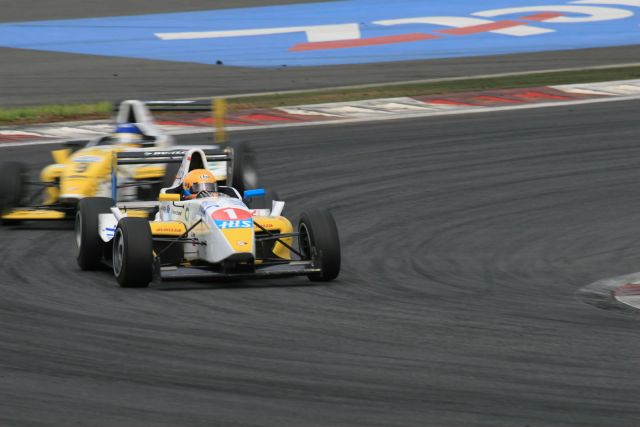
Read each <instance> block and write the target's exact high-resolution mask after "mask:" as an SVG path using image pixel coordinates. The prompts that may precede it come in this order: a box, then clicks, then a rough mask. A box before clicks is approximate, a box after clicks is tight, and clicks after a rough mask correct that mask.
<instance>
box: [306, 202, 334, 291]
mask: <svg viewBox="0 0 640 427" xmlns="http://www.w3.org/2000/svg"><path fill="white" fill-rule="evenodd" d="M298 232H299V233H300V236H299V246H300V247H299V249H300V252H301V253H302V255H303V258H304V259H311V260H313V261H314V263H313V264H314V267H317V268H318V267H319V268H320V270H321V271H320V272H319V273H311V274H308V275H307V277H308V278H309V280H311V281H319V282H328V281H330V280H333V279H335V278H336V277H338V274H339V273H340V239H339V238H338V228H337V227H336V222H335V220H334V219H333V215H331V212H329V211H328V210H326V209H314V210H310V211H307V212H303V213H302V215H300V222H299V225H298Z"/></svg>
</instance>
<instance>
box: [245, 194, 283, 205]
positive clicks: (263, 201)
mask: <svg viewBox="0 0 640 427" xmlns="http://www.w3.org/2000/svg"><path fill="white" fill-rule="evenodd" d="M274 200H280V197H279V196H278V193H276V192H275V191H273V190H267V191H265V193H264V196H262V197H252V198H251V199H249V203H248V204H247V207H248V208H249V209H271V208H272V207H273V201H274Z"/></svg>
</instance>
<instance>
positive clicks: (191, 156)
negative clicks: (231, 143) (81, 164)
mask: <svg viewBox="0 0 640 427" xmlns="http://www.w3.org/2000/svg"><path fill="white" fill-rule="evenodd" d="M230 161H231V155H230V154H229V153H228V152H227V151H225V150H223V149H220V148H191V149H188V150H186V149H176V150H163V151H127V152H114V153H113V160H112V163H111V197H112V198H113V200H114V201H117V200H118V199H117V197H118V166H120V165H144V164H169V163H181V166H180V169H179V171H178V173H177V175H176V181H180V180H181V179H182V177H183V175H186V173H187V172H188V171H189V170H191V169H202V168H204V169H207V168H208V165H209V164H210V163H214V162H230ZM191 163H194V167H193V168H190V166H191ZM174 184H175V182H174Z"/></svg>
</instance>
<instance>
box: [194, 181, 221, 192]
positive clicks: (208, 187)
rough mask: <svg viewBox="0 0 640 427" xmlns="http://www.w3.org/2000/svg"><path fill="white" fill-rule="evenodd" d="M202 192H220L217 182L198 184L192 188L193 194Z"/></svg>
mask: <svg viewBox="0 0 640 427" xmlns="http://www.w3.org/2000/svg"><path fill="white" fill-rule="evenodd" d="M202 191H207V192H209V193H215V192H217V191H218V184H217V183H215V182H196V183H195V184H193V185H192V186H191V193H192V194H197V193H200V192H202Z"/></svg>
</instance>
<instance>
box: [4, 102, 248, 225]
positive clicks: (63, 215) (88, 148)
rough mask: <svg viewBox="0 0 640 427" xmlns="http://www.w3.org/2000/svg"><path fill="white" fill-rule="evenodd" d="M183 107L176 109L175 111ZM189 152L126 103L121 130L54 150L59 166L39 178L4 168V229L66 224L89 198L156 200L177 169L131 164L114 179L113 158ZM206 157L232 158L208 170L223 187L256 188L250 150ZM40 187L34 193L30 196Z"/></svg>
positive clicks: (145, 111)
mask: <svg viewBox="0 0 640 427" xmlns="http://www.w3.org/2000/svg"><path fill="white" fill-rule="evenodd" d="M177 109H179V107H177V108H176V110H177ZM190 148H193V146H190V147H180V146H177V145H175V141H174V139H173V137H171V136H170V135H167V134H165V133H163V132H162V131H160V129H159V128H158V127H157V126H156V125H155V123H154V121H153V119H152V116H151V113H150V110H149V108H148V107H147V105H146V104H145V103H143V102H141V101H136V100H129V101H124V102H123V103H122V104H121V105H120V108H119V110H118V113H117V116H116V131H115V132H114V133H113V134H112V135H109V136H105V137H101V138H99V139H96V140H93V141H72V142H71V143H68V144H67V147H66V148H63V149H59V150H54V151H52V153H51V154H52V157H53V160H54V163H53V164H51V165H49V166H46V167H45V168H44V169H42V171H41V172H40V174H39V179H37V180H30V179H29V176H30V175H32V174H30V173H29V172H28V170H27V167H26V165H24V164H22V163H19V162H3V163H0V215H1V216H0V221H1V222H2V224H4V225H8V224H15V223H19V222H21V221H25V220H64V219H73V218H74V217H75V212H76V208H77V205H78V202H79V201H80V200H81V199H83V198H86V197H111V196H112V194H115V193H116V191H115V190H116V188H113V183H114V182H117V183H118V184H117V186H118V188H117V194H118V200H117V201H130V200H155V199H157V197H158V194H159V192H160V189H162V188H164V187H166V186H168V185H169V184H170V183H172V182H173V180H174V178H175V176H176V173H177V169H176V165H175V164H166V163H164V164H163V163H157V164H143V165H130V166H124V167H120V168H118V170H117V177H116V178H117V179H115V180H114V179H112V169H113V167H114V165H113V162H114V157H115V156H116V155H117V153H120V152H139V153H141V156H144V153H158V152H178V153H180V152H185V151H186V150H187V149H190ZM199 148H201V149H203V150H204V151H205V153H206V154H207V155H216V154H228V158H229V160H228V161H227V162H222V163H221V162H212V163H211V164H210V165H209V168H210V169H211V170H212V171H213V172H214V173H215V174H216V177H217V178H218V179H219V180H220V181H221V182H223V183H226V184H228V185H233V186H235V187H236V188H239V189H240V190H241V191H243V190H244V189H245V188H255V187H256V186H257V174H256V171H255V165H254V156H253V152H252V151H251V150H250V148H249V146H248V145H246V144H241V143H230V144H226V145H224V146H221V145H209V146H199ZM33 188H35V190H34V191H30V190H31V189H33Z"/></svg>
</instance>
